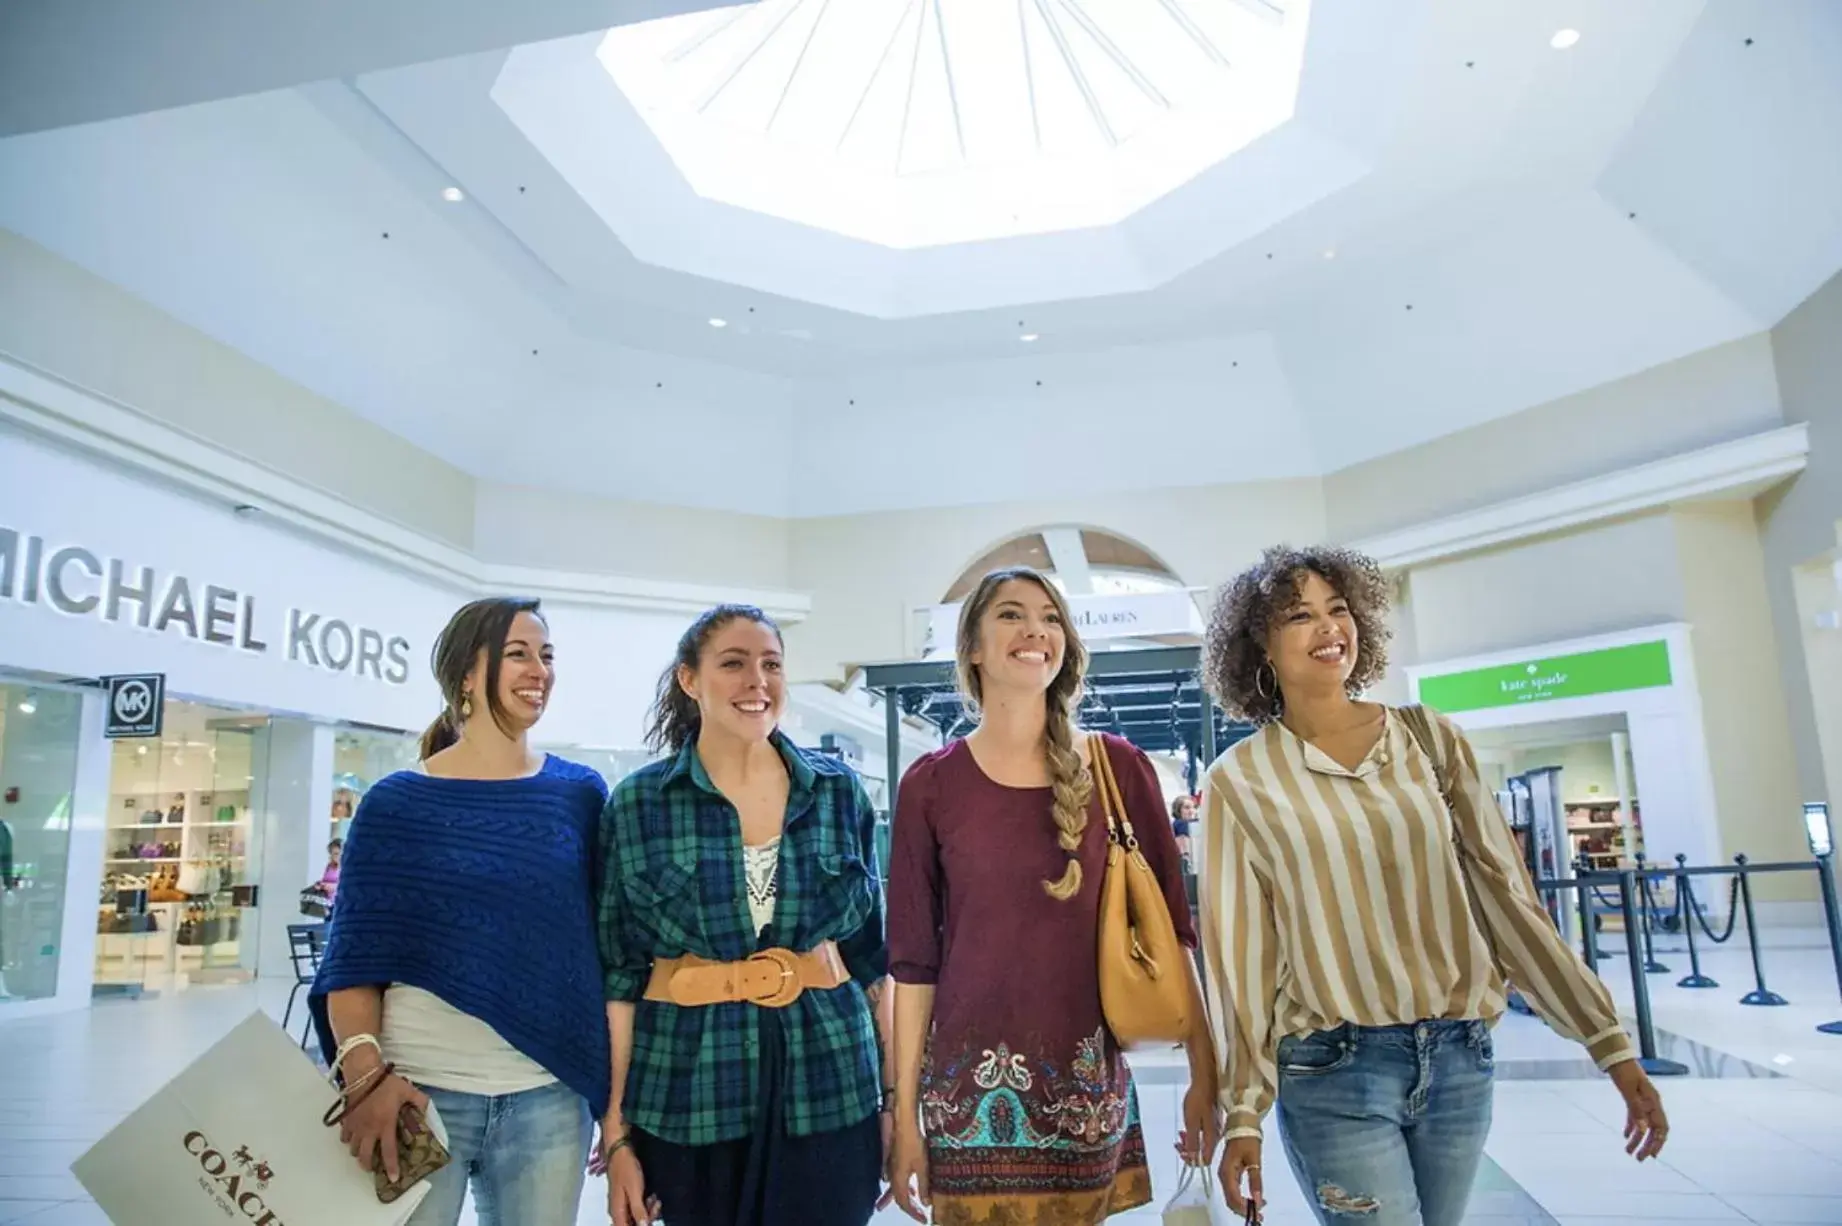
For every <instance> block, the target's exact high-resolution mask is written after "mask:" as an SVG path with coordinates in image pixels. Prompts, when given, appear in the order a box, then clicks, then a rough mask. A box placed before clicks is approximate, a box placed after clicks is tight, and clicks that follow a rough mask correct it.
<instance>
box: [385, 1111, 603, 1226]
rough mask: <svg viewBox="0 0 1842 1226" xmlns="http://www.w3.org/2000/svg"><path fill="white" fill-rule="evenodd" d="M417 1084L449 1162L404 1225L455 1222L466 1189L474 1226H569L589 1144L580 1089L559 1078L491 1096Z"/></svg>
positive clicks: (450, 1224)
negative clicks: (443, 1136)
mask: <svg viewBox="0 0 1842 1226" xmlns="http://www.w3.org/2000/svg"><path fill="white" fill-rule="evenodd" d="M423 1089H424V1092H425V1093H426V1094H427V1095H428V1096H429V1101H430V1102H432V1103H434V1105H435V1110H436V1111H438V1112H440V1113H441V1122H442V1125H443V1127H445V1128H446V1129H447V1130H448V1152H449V1153H450V1154H452V1155H453V1159H454V1160H453V1161H452V1162H450V1163H448V1165H447V1166H444V1167H442V1168H441V1169H440V1170H439V1171H436V1172H435V1174H434V1175H432V1176H430V1178H429V1185H430V1186H429V1194H428V1198H427V1199H426V1200H424V1201H423V1202H422V1203H421V1204H420V1205H418V1206H417V1207H416V1211H415V1213H413V1214H411V1215H410V1218H409V1226H455V1223H457V1222H459V1221H460V1215H461V1204H462V1202H463V1201H465V1200H466V1198H467V1189H468V1187H469V1186H471V1187H472V1188H473V1209H474V1214H475V1215H476V1216H477V1217H478V1218H479V1222H480V1226H574V1224H575V1220H576V1209H577V1206H578V1204H579V1202H580V1201H581V1200H582V1182H583V1178H584V1175H585V1174H586V1171H587V1167H588V1148H589V1145H590V1144H591V1142H592V1133H591V1123H590V1120H589V1111H588V1103H587V1102H586V1101H584V1100H583V1098H582V1096H581V1095H580V1094H577V1093H576V1092H575V1091H574V1090H571V1089H569V1088H568V1087H567V1086H565V1085H563V1084H562V1083H561V1082H558V1083H557V1084H555V1085H548V1086H542V1087H540V1088H538V1089H535V1090H526V1091H524V1092H523V1093H521V1094H503V1095H499V1096H497V1097H490V1098H489V1097H487V1096H485V1095H482V1094H462V1093H459V1092H457V1091H454V1090H439V1089H434V1088H432V1087H426V1086H425V1087H423Z"/></svg>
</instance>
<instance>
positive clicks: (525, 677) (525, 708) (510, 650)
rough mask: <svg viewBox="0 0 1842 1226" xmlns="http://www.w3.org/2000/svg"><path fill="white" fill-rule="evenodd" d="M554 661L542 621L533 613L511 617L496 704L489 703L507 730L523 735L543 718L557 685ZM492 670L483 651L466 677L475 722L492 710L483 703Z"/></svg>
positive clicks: (483, 650) (547, 628) (548, 635)
mask: <svg viewBox="0 0 1842 1226" xmlns="http://www.w3.org/2000/svg"><path fill="white" fill-rule="evenodd" d="M555 661H556V652H555V649H554V648H552V647H551V646H550V628H549V627H548V626H546V625H545V624H544V619H543V618H541V617H539V616H537V615H536V614H535V613H519V614H518V615H517V616H516V617H514V618H513V619H512V624H511V627H510V628H509V629H508V630H507V631H506V633H505V646H504V648H503V651H502V654H501V656H500V658H499V693H498V697H499V701H498V702H497V703H496V704H492V705H493V706H495V707H496V708H497V709H498V711H499V712H501V713H502V714H503V716H504V719H505V723H506V725H507V726H508V727H507V730H508V731H510V732H513V733H517V732H522V731H524V730H526V729H528V728H530V727H531V725H533V724H535V723H536V722H537V721H538V720H539V719H540V718H541V717H542V716H543V713H544V708H545V707H546V706H548V705H549V703H550V691H551V690H552V689H553V688H555V686H556V663H555ZM491 671H492V670H491V667H490V662H489V661H488V659H487V653H486V651H485V649H483V648H482V649H481V651H480V654H479V658H478V660H477V661H476V662H475V664H474V667H473V671H472V672H471V673H469V674H468V675H467V693H468V694H469V695H470V696H471V697H472V699H473V710H474V718H476V719H477V718H479V716H480V715H482V714H484V713H487V712H488V711H489V710H490V709H491V708H490V707H489V706H488V704H487V703H486V702H485V701H484V698H485V693H486V685H487V678H488V677H489V676H490V675H491ZM488 718H491V717H490V715H488Z"/></svg>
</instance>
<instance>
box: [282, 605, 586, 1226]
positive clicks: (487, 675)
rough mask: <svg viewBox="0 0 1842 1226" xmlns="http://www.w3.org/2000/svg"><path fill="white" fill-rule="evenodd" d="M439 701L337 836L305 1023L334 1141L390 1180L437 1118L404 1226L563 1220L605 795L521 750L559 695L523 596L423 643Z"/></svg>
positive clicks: (573, 1190) (571, 1204)
mask: <svg viewBox="0 0 1842 1226" xmlns="http://www.w3.org/2000/svg"><path fill="white" fill-rule="evenodd" d="M433 668H434V673H435V678H436V680H437V681H438V682H439V683H440V685H441V692H442V697H443V698H444V700H445V707H444V709H443V711H442V713H441V717H440V718H439V719H437V720H436V721H435V723H434V724H433V725H432V726H431V727H430V728H429V730H428V732H427V733H425V734H424V736H423V738H422V762H421V764H420V767H419V769H418V770H414V771H398V772H397V773H396V774H393V775H391V776H389V777H388V778H386V779H383V780H380V781H379V782H378V783H377V785H376V786H374V787H373V788H372V789H371V791H370V792H369V793H367V794H366V795H365V798H364V800H363V801H362V803H360V804H359V806H358V812H357V814H356V815H355V817H354V818H353V821H352V828H351V832H350V834H349V836H348V838H347V843H346V849H345V861H344V864H343V865H342V866H341V875H340V881H339V907H338V909H337V911H336V912H335V914H334V918H333V921H332V926H331V928H330V930H329V932H328V940H327V948H326V956H325V958H324V960H323V962H322V963H321V967H320V972H319V977H318V979H317V980H316V981H315V983H314V988H313V996H314V1004H315V1016H316V1018H318V1019H319V1020H320V1035H321V1043H322V1045H323V1047H324V1048H325V1049H326V1052H327V1057H328V1059H329V1060H337V1062H338V1064H339V1067H340V1069H341V1071H342V1073H343V1076H344V1080H345V1084H346V1085H348V1086H356V1085H357V1084H358V1082H360V1081H361V1080H364V1081H365V1088H364V1090H363V1091H362V1094H355V1098H356V1105H355V1106H353V1107H352V1109H351V1110H350V1112H349V1113H348V1114H347V1116H346V1117H345V1120H344V1122H343V1125H342V1128H343V1131H342V1132H341V1137H342V1139H344V1140H345V1141H346V1142H347V1143H348V1144H349V1145H350V1146H351V1150H352V1153H353V1155H354V1156H355V1157H356V1158H357V1159H358V1162H359V1165H360V1166H362V1167H364V1168H365V1169H367V1170H372V1169H376V1168H377V1167H378V1166H381V1167H382V1169H383V1170H384V1172H385V1173H386V1174H387V1175H389V1176H390V1177H391V1178H392V1179H395V1177H396V1176H397V1174H398V1173H399V1169H400V1168H399V1155H398V1153H397V1145H396V1121H397V1119H398V1116H399V1113H400V1112H401V1111H402V1110H403V1108H404V1106H405V1105H409V1104H413V1105H415V1106H417V1107H419V1108H422V1109H424V1110H425V1111H426V1109H427V1108H428V1106H429V1105H430V1104H431V1103H432V1104H433V1105H434V1108H435V1113H436V1114H437V1115H438V1117H439V1118H440V1120H441V1122H442V1124H443V1126H444V1127H445V1129H446V1132H447V1144H448V1150H449V1152H450V1154H451V1155H452V1160H451V1161H450V1162H449V1164H448V1165H447V1166H446V1167H444V1168H443V1169H441V1170H440V1171H438V1172H436V1173H435V1174H434V1175H433V1176H432V1177H431V1180H430V1183H431V1188H430V1191H429V1195H428V1197H427V1199H425V1200H424V1201H423V1202H422V1204H421V1206H420V1207H418V1208H417V1210H416V1212H415V1214H414V1215H413V1216H412V1217H411V1218H410V1223H411V1226H454V1224H455V1223H456V1222H458V1221H459V1219H460V1213H461V1204H462V1201H463V1200H464V1199H465V1197H466V1194H467V1190H468V1188H469V1187H471V1188H472V1190H473V1197H474V1207H475V1211H476V1213H477V1215H478V1218H479V1221H480V1223H481V1226H566V1224H568V1223H573V1222H575V1220H576V1206H577V1202H578V1201H579V1200H580V1199H581V1196H582V1184H583V1175H584V1170H585V1164H586V1160H587V1156H588V1151H589V1144H590V1140H591V1135H590V1133H591V1127H592V1121H593V1120H595V1119H598V1118H600V1116H601V1114H602V1113H603V1112H604V1111H605V1110H606V1107H607V1101H608V1074H609V1068H610V1064H609V1059H610V1057H609V1047H608V1029H607V1020H606V1013H605V1011H604V1009H603V1005H602V994H601V968H600V963H599V960H598V955H597V951H596V936H595V918H594V881H593V879H594V874H595V866H596V864H597V863H598V855H597V845H596V844H597V838H598V826H599V820H600V814H601V809H602V805H603V803H604V802H605V800H606V798H607V784H606V783H604V782H603V781H602V779H601V776H600V775H598V774H596V773H595V772H594V771H592V770H590V769H589V768H587V767H584V766H578V765H576V764H575V763H573V762H566V761H564V760H562V759H561V758H556V757H552V756H550V755H547V754H543V753H539V752H534V751H533V750H532V749H531V748H530V746H529V744H528V737H529V733H530V730H531V727H532V725H534V724H536V723H537V721H538V718H539V717H540V716H542V714H543V712H544V707H545V705H546V703H548V702H549V699H550V691H551V687H552V685H553V684H554V683H555V680H556V673H555V668H554V666H553V663H552V650H551V646H550V634H549V629H548V627H547V626H546V625H545V623H544V619H543V617H542V615H541V614H540V612H539V611H538V604H537V601H535V600H512V599H489V600H477V601H474V602H473V603H472V604H469V605H467V606H466V607H465V608H463V609H461V610H460V612H458V613H456V614H455V615H454V617H453V619H452V620H451V621H449V623H448V626H447V628H446V629H445V630H443V631H442V633H441V637H440V638H439V639H438V640H437V641H436V644H435V651H434V660H433Z"/></svg>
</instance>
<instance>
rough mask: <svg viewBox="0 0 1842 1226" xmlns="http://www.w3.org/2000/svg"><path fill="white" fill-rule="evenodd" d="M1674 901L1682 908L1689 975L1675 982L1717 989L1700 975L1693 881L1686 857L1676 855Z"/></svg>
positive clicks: (1698, 921) (1685, 985)
mask: <svg viewBox="0 0 1842 1226" xmlns="http://www.w3.org/2000/svg"><path fill="white" fill-rule="evenodd" d="M1676 900H1677V901H1678V903H1680V904H1681V908H1682V930H1683V931H1684V932H1686V933H1687V934H1688V947H1689V973H1688V974H1687V975H1685V976H1683V977H1682V978H1681V979H1680V980H1678V981H1677V983H1676V986H1677V987H1679V988H1718V987H1719V986H1720V984H1718V983H1716V982H1715V981H1714V980H1712V979H1710V978H1708V977H1707V976H1706V975H1704V974H1702V973H1701V954H1700V953H1699V952H1698V951H1697V950H1696V949H1695V925H1696V924H1698V923H1700V922H1701V921H1700V920H1698V919H1697V918H1696V912H1695V879H1694V878H1692V877H1690V876H1689V875H1688V857H1687V856H1686V855H1683V854H1682V853H1681V852H1677V853H1676Z"/></svg>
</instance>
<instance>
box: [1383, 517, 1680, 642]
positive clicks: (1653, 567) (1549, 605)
mask: <svg viewBox="0 0 1842 1226" xmlns="http://www.w3.org/2000/svg"><path fill="white" fill-rule="evenodd" d="M1408 584H1409V585H1410V589H1411V592H1412V601H1411V605H1410V610H1411V615H1412V627H1413V630H1412V639H1411V645H1412V656H1411V658H1410V657H1409V655H1407V654H1405V653H1399V652H1397V654H1396V658H1395V665H1396V667H1400V666H1405V665H1407V664H1414V663H1424V664H1435V663H1439V662H1440V661H1444V660H1454V659H1460V658H1463V657H1466V656H1474V655H1483V654H1486V653H1489V652H1494V651H1508V650H1513V649H1515V648H1518V647H1527V646H1531V645H1534V644H1539V643H1551V642H1555V641H1557V640H1561V639H1571V638H1584V637H1587V636H1589V635H1595V634H1607V633H1610V632H1612V631H1616V630H1628V629H1630V628H1631V627H1633V626H1643V625H1650V624H1655V623H1659V622H1670V621H1678V620H1681V619H1682V618H1683V617H1684V616H1685V614H1686V612H1687V599H1686V596H1685V594H1684V591H1683V585H1682V571H1681V568H1680V567H1679V566H1678V564H1677V558H1676V546H1675V532H1674V528H1673V525H1672V523H1671V521H1670V516H1669V515H1668V513H1666V512H1658V513H1653V514H1648V515H1641V516H1636V517H1633V518H1630V519H1625V520H1618V521H1614V522H1612V523H1607V524H1602V525H1598V526H1595V527H1591V528H1586V529H1582V530H1580V531H1577V532H1568V533H1562V534H1557V535H1554V536H1548V537H1542V538H1539V539H1536V540H1531V541H1527V542H1523V543H1521V544H1518V545H1514V546H1511V547H1509V548H1505V549H1497V550H1492V551H1490V552H1488V553H1479V554H1472V555H1469V556H1467V557H1463V558H1456V559H1453V560H1451V561H1446V562H1435V563H1432V564H1430V565H1427V566H1418V567H1414V568H1413V569H1412V570H1411V571H1410V572H1409V575H1408Z"/></svg>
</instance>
